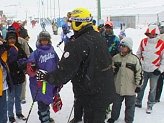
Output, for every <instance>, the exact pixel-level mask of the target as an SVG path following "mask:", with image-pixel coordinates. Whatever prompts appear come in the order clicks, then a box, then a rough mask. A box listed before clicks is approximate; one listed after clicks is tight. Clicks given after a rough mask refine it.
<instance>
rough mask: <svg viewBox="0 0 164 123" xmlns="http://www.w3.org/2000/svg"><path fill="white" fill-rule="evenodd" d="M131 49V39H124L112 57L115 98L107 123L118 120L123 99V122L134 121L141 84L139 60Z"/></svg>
mask: <svg viewBox="0 0 164 123" xmlns="http://www.w3.org/2000/svg"><path fill="white" fill-rule="evenodd" d="M132 47H133V41H132V39H131V38H129V37H125V38H123V39H122V40H121V43H120V53H119V54H117V55H115V56H113V62H112V65H113V71H114V80H115V81H114V82H115V88H116V97H115V100H114V102H113V106H112V112H111V118H110V119H108V121H107V122H108V123H114V122H115V121H116V120H117V119H118V118H119V115H120V110H121V105H122V102H123V100H124V99H125V107H126V109H125V122H126V123H132V122H133V120H134V113H135V100H136V93H138V92H139V91H140V87H141V84H142V68H141V64H140V60H139V59H138V57H137V56H136V55H134V54H133V53H132Z"/></svg>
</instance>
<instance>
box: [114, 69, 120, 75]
mask: <svg viewBox="0 0 164 123" xmlns="http://www.w3.org/2000/svg"><path fill="white" fill-rule="evenodd" d="M118 71H119V67H116V68H114V69H113V73H114V75H116V74H117V73H118Z"/></svg>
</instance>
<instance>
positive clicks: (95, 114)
mask: <svg viewBox="0 0 164 123" xmlns="http://www.w3.org/2000/svg"><path fill="white" fill-rule="evenodd" d="M71 26H72V29H73V31H74V32H75V34H74V38H75V39H74V40H72V41H70V42H68V45H66V46H65V49H64V53H63V56H62V58H61V60H60V62H59V64H58V66H59V67H58V69H57V70H56V71H53V72H51V73H48V74H44V72H42V70H39V71H38V72H37V77H38V80H46V81H48V82H51V84H54V85H56V86H60V85H62V84H65V83H67V82H68V81H69V80H71V82H72V84H73V91H74V93H75V94H76V96H78V99H79V100H80V101H79V102H80V103H81V105H82V106H83V108H84V123H104V120H105V114H106V108H107V107H108V105H109V104H110V103H112V101H113V98H114V94H115V87H114V80H113V71H112V59H111V56H110V55H109V52H108V48H107V45H106V43H105V41H104V40H103V38H102V37H101V36H100V34H99V33H98V32H96V31H94V30H93V28H92V16H91V13H90V12H89V11H88V10H86V9H84V8H77V9H75V10H74V11H73V12H72V13H71Z"/></svg>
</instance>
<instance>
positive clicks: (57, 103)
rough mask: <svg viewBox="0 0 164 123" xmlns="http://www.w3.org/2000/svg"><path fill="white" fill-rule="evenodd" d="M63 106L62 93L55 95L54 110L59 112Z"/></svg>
mask: <svg viewBox="0 0 164 123" xmlns="http://www.w3.org/2000/svg"><path fill="white" fill-rule="evenodd" d="M62 106H63V103H62V100H61V98H60V95H59V94H57V95H56V96H55V97H54V100H53V103H52V108H53V110H54V112H55V113H56V112H58V111H59V110H61V108H62Z"/></svg>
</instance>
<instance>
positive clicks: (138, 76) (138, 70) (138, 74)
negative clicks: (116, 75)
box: [135, 58, 143, 87]
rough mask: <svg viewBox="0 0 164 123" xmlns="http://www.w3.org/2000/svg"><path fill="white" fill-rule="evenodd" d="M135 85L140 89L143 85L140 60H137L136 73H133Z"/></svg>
mask: <svg viewBox="0 0 164 123" xmlns="http://www.w3.org/2000/svg"><path fill="white" fill-rule="evenodd" d="M135 83H136V85H137V87H141V85H142V84H143V72H142V67H141V63H140V60H139V59H138V58H137V64H136V71H135Z"/></svg>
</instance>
